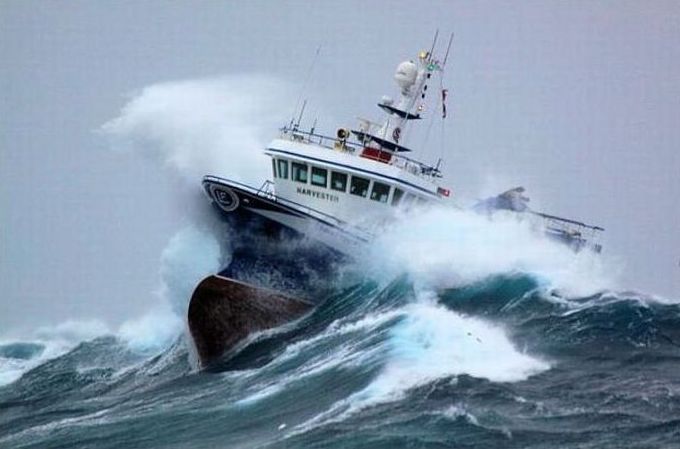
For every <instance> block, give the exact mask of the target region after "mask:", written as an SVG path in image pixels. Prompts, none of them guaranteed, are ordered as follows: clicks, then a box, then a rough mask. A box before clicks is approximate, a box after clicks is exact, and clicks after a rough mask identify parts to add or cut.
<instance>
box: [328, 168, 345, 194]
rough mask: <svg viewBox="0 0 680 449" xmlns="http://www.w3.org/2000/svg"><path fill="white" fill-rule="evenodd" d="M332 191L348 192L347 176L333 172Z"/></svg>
mask: <svg viewBox="0 0 680 449" xmlns="http://www.w3.org/2000/svg"><path fill="white" fill-rule="evenodd" d="M331 189H333V190H339V191H340V192H344V191H346V190H347V175H346V174H344V173H338V172H336V171H333V172H331Z"/></svg>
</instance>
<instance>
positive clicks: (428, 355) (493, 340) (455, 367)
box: [291, 292, 550, 435]
mask: <svg viewBox="0 0 680 449" xmlns="http://www.w3.org/2000/svg"><path fill="white" fill-rule="evenodd" d="M401 312H402V313H403V314H404V318H403V319H402V320H401V321H400V322H399V323H397V324H396V325H395V326H394V328H393V329H392V330H391V334H390V338H389V339H388V340H387V342H386V343H385V345H386V346H385V347H384V348H382V349H383V350H385V351H387V353H388V358H387V361H386V363H385V364H384V366H383V368H382V370H381V372H380V373H379V374H378V376H377V377H376V378H375V379H374V380H373V381H372V382H371V383H370V384H369V385H368V386H367V387H366V388H364V389H362V390H360V391H358V392H357V393H354V394H353V395H351V396H349V397H347V398H345V399H343V400H341V401H339V402H337V403H336V404H334V405H333V406H332V407H331V408H330V409H328V410H326V411H324V412H323V413H321V414H319V415H317V416H316V417H314V418H312V419H311V420H309V421H307V422H305V423H303V424H301V425H300V426H298V427H296V428H295V429H294V430H293V431H292V433H291V435H293V434H297V433H301V432H306V431H308V430H309V429H310V428H313V427H317V426H320V425H324V424H327V423H330V422H338V421H342V420H344V419H346V418H347V417H348V416H350V415H353V414H355V413H357V412H359V411H361V410H364V409H365V408H367V407H371V406H374V405H377V404H381V403H386V402H393V401H398V400H401V399H403V398H404V397H405V396H406V395H407V394H408V392H409V391H411V390H413V389H414V388H417V387H419V386H422V385H426V384H428V383H431V382H433V381H436V380H438V379H444V378H447V377H451V376H457V375H461V374H467V375H470V376H474V377H478V378H485V379H489V380H491V381H493V382H517V381H521V380H525V379H527V378H528V377H529V376H532V375H534V374H537V373H540V372H541V371H544V370H547V369H549V368H550V365H549V363H548V362H547V361H544V360H541V359H539V358H537V357H536V356H532V355H529V354H525V353H523V352H521V351H519V350H518V349H517V348H515V346H514V345H513V344H512V342H511V341H510V340H509V339H508V337H507V336H506V335H505V332H504V331H503V329H502V328H500V327H498V326H497V325H494V324H492V323H489V322H487V321H484V320H480V319H477V318H472V317H463V316H461V315H459V314H457V313H455V312H452V311H450V310H448V309H447V308H445V307H443V306H441V305H438V304H436V302H435V300H434V295H433V294H432V293H431V292H423V293H421V294H420V295H419V300H418V301H417V302H415V303H413V304H410V305H407V306H405V307H404V308H403V309H401Z"/></svg>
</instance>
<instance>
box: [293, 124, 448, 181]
mask: <svg viewBox="0 0 680 449" xmlns="http://www.w3.org/2000/svg"><path fill="white" fill-rule="evenodd" d="M280 131H281V133H282V134H283V135H285V136H289V137H290V138H291V139H292V140H294V141H296V140H297V141H300V142H307V143H314V144H317V145H319V146H321V147H323V148H326V149H329V150H336V149H341V150H343V151H347V152H349V153H352V154H353V153H354V152H355V151H356V150H362V149H363V148H364V147H363V145H357V144H356V143H353V142H348V141H347V140H346V139H339V138H336V137H331V136H325V135H323V134H316V133H313V132H311V131H301V130H299V129H296V128H289V127H287V126H284V127H283V128H281V129H280ZM305 137H306V139H305ZM313 138H316V139H317V140H316V141H315V140H312V139H313ZM325 141H330V142H332V144H324V142H325ZM383 151H386V150H383ZM367 159H371V158H367ZM392 161H393V162H391V163H390V165H394V166H396V167H398V168H401V169H402V170H405V171H407V172H409V173H411V174H414V175H416V176H421V177H423V178H439V177H441V173H440V171H439V169H438V168H437V167H433V166H431V165H427V164H425V163H423V162H420V161H417V160H415V159H411V158H409V157H406V156H402V155H400V154H398V153H396V152H395V153H392ZM395 162H401V164H397V163H395Z"/></svg>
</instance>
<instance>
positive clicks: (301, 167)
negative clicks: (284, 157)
mask: <svg viewBox="0 0 680 449" xmlns="http://www.w3.org/2000/svg"><path fill="white" fill-rule="evenodd" d="M296 168H297V174H301V173H304V175H305V176H304V178H305V179H304V181H303V180H301V179H298V177H297V176H296V170H295V169H296ZM308 174H309V165H307V164H305V163H303V162H293V161H291V163H290V178H291V179H292V180H293V181H295V182H299V183H300V184H309V176H308Z"/></svg>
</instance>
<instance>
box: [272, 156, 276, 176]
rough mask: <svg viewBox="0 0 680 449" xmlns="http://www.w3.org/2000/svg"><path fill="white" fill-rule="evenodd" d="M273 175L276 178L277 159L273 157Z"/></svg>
mask: <svg viewBox="0 0 680 449" xmlns="http://www.w3.org/2000/svg"><path fill="white" fill-rule="evenodd" d="M272 176H274V177H275V178H276V161H275V160H274V158H272Z"/></svg>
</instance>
